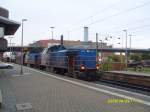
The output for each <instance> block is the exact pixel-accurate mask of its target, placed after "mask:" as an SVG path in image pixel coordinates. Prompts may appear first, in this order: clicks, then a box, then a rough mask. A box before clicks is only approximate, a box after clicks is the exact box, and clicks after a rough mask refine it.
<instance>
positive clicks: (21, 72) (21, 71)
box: [20, 19, 27, 75]
mask: <svg viewBox="0 0 150 112" xmlns="http://www.w3.org/2000/svg"><path fill="white" fill-rule="evenodd" d="M25 21H27V19H22V21H21V25H22V34H21V70H20V74H21V75H22V74H23V23H24V22H25Z"/></svg>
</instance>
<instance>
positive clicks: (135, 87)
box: [99, 79, 150, 95]
mask: <svg viewBox="0 0 150 112" xmlns="http://www.w3.org/2000/svg"><path fill="white" fill-rule="evenodd" d="M99 81H100V82H102V83H105V84H107V85H109V86H114V85H115V86H119V87H125V88H126V89H132V90H133V91H138V92H144V93H145V92H146V94H149V95H150V88H148V87H144V86H139V85H134V84H129V83H125V82H118V81H112V80H104V79H99Z"/></svg>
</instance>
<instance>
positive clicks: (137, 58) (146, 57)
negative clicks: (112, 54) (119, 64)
mask: <svg viewBox="0 0 150 112" xmlns="http://www.w3.org/2000/svg"><path fill="white" fill-rule="evenodd" d="M130 59H131V60H134V61H141V60H149V59H150V53H134V54H131V55H130Z"/></svg>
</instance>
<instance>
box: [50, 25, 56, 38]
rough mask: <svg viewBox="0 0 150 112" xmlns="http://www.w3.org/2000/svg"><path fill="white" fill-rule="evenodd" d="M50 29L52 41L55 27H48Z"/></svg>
mask: <svg viewBox="0 0 150 112" xmlns="http://www.w3.org/2000/svg"><path fill="white" fill-rule="evenodd" d="M50 28H51V33H52V40H53V36H54V28H55V27H50Z"/></svg>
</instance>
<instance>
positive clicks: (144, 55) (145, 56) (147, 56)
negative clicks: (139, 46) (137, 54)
mask: <svg viewBox="0 0 150 112" xmlns="http://www.w3.org/2000/svg"><path fill="white" fill-rule="evenodd" d="M141 57H142V60H150V53H142V54H141Z"/></svg>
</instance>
